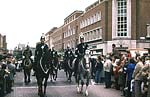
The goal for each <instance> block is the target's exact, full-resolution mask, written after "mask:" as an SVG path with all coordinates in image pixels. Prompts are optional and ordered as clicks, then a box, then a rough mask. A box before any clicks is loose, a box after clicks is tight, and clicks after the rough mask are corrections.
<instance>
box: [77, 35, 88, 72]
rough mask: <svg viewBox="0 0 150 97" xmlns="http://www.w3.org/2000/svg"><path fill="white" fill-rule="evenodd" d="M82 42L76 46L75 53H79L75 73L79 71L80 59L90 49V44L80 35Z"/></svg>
mask: <svg viewBox="0 0 150 97" xmlns="http://www.w3.org/2000/svg"><path fill="white" fill-rule="evenodd" d="M79 38H80V43H79V44H78V45H77V46H76V50H75V54H76V55H77V59H76V64H75V68H74V69H75V72H74V73H75V74H76V72H77V68H78V64H79V62H80V60H81V59H82V58H83V57H84V55H85V51H86V50H87V49H88V44H87V43H85V42H84V36H83V35H80V37H79Z"/></svg>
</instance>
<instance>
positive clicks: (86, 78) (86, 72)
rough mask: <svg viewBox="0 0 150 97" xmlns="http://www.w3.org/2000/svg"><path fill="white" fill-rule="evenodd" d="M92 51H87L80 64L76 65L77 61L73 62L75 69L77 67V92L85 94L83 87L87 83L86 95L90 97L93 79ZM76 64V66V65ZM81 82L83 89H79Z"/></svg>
mask: <svg viewBox="0 0 150 97" xmlns="http://www.w3.org/2000/svg"><path fill="white" fill-rule="evenodd" d="M90 59H91V58H90V51H89V50H86V51H85V55H84V57H82V58H81V59H80V60H79V64H78V65H77V64H76V62H75V61H76V59H75V60H74V61H73V67H74V66H77V71H76V74H75V79H76V83H77V92H78V93H83V86H84V84H85V83H86V90H85V95H86V96H88V86H89V82H90V78H91V60H90ZM75 64H76V65H75ZM80 81H81V89H80V88H79V85H80Z"/></svg>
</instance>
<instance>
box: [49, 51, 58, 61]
mask: <svg viewBox="0 0 150 97" xmlns="http://www.w3.org/2000/svg"><path fill="white" fill-rule="evenodd" d="M50 54H51V58H52V59H55V58H57V57H58V55H57V51H56V50H52V51H51V53H50Z"/></svg>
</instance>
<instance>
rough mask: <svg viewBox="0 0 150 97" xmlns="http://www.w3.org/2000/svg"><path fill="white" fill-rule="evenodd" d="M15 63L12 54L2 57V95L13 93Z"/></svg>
mask: <svg viewBox="0 0 150 97" xmlns="http://www.w3.org/2000/svg"><path fill="white" fill-rule="evenodd" d="M15 70H16V66H15V61H14V58H13V56H12V55H11V54H5V55H0V95H1V96H4V95H5V94H7V93H10V92H11V91H13V89H12V86H13V84H14V75H15Z"/></svg>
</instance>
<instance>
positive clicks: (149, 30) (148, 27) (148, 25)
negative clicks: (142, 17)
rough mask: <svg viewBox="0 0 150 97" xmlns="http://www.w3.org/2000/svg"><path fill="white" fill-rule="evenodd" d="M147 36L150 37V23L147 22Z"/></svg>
mask: <svg viewBox="0 0 150 97" xmlns="http://www.w3.org/2000/svg"><path fill="white" fill-rule="evenodd" d="M146 26H147V36H146V37H148V38H149V37H150V24H147V25H146Z"/></svg>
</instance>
